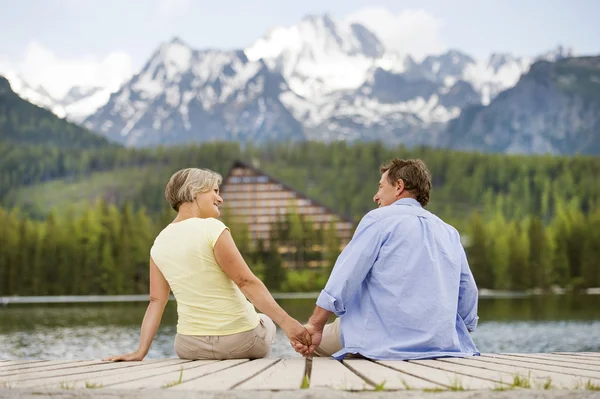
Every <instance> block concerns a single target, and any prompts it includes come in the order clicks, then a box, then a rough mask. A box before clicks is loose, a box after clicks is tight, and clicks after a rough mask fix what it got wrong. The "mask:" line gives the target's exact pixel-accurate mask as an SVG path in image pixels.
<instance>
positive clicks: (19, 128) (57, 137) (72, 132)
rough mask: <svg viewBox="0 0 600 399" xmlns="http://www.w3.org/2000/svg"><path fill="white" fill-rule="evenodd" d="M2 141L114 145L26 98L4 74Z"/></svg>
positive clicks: (1, 80)
mask: <svg viewBox="0 0 600 399" xmlns="http://www.w3.org/2000/svg"><path fill="white" fill-rule="evenodd" d="M0 141H3V142H10V143H17V144H35V145H45V146H49V147H60V148H74V149H83V148H99V147H108V146H111V147H112V146H114V145H112V144H109V142H108V141H107V140H106V138H104V137H101V136H98V135H96V134H94V133H91V132H89V131H88V130H87V129H84V128H82V127H80V126H77V125H75V124H73V123H70V122H67V121H65V120H63V119H60V118H58V117H57V116H56V115H54V114H53V113H52V112H50V111H48V110H46V109H43V108H40V107H38V106H36V105H33V104H31V103H29V102H27V101H25V100H23V99H22V98H21V97H19V96H18V95H17V94H16V93H15V92H14V91H13V90H12V88H11V85H10V83H9V82H8V80H7V79H6V78H5V77H3V76H0Z"/></svg>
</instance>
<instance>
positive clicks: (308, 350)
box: [290, 323, 323, 356]
mask: <svg viewBox="0 0 600 399" xmlns="http://www.w3.org/2000/svg"><path fill="white" fill-rule="evenodd" d="M304 328H306V331H307V332H308V334H309V335H310V338H311V343H310V345H305V344H302V343H298V342H292V341H291V340H290V344H292V347H294V350H296V352H298V353H300V354H301V355H302V356H310V355H311V354H312V353H313V352H314V351H315V350H316V349H317V348H318V347H319V345H320V344H321V340H322V339H323V329H320V330H319V329H317V327H315V326H314V325H312V324H310V323H307V324H305V325H304Z"/></svg>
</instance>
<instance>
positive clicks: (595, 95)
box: [437, 57, 600, 154]
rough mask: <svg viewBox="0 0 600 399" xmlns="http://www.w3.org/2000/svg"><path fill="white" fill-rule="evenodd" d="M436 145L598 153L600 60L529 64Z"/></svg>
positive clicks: (466, 112) (450, 126) (457, 122)
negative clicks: (513, 81)
mask: <svg viewBox="0 0 600 399" xmlns="http://www.w3.org/2000/svg"><path fill="white" fill-rule="evenodd" d="M437 144H438V145H439V146H441V147H449V148H455V149H461V150H477V151H493V152H504V153H525V154H536V153H552V154H574V153H582V154H600V57H577V58H565V59H559V60H558V61H556V62H548V61H538V62H536V63H534V64H533V65H532V66H531V69H530V71H529V72H528V73H526V74H525V75H523V76H522V77H521V79H520V80H519V81H518V83H517V84H516V86H515V87H513V88H511V89H509V90H507V91H505V92H503V93H501V94H500V95H498V96H497V97H496V98H495V99H494V100H493V101H492V102H491V103H490V104H489V105H488V106H487V107H483V106H476V107H470V108H467V109H465V110H464V111H463V112H462V114H461V116H460V117H459V118H457V119H456V120H453V121H451V122H450V123H449V124H448V127H447V130H446V131H445V133H444V135H443V139H442V140H440V141H439V142H438V143H437Z"/></svg>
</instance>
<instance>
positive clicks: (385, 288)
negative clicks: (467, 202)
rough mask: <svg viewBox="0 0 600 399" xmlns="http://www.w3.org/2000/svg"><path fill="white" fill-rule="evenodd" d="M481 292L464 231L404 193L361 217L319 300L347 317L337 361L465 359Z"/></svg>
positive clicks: (471, 348) (472, 351) (473, 351)
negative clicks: (352, 357) (348, 358)
mask: <svg viewBox="0 0 600 399" xmlns="http://www.w3.org/2000/svg"><path fill="white" fill-rule="evenodd" d="M477 296H478V290H477V286H476V285H475V280H474V279H473V275H472V274H471V270H470V269H469V265H468V262H467V257H466V255H465V251H464V249H463V247H462V245H461V242H460V236H459V234H458V231H456V229H455V228H453V227H452V226H450V225H448V224H446V223H444V222H443V221H442V220H441V219H440V218H438V217H437V216H435V215H433V214H432V213H430V212H429V211H426V210H425V209H423V208H422V207H421V205H420V204H419V202H417V201H416V200H414V199H411V198H405V199H400V200H398V201H396V202H395V203H394V204H392V205H389V206H385V207H382V208H378V209H375V210H372V211H371V212H369V213H368V214H366V215H365V216H364V217H363V219H362V220H361V222H360V223H359V225H358V227H357V228H356V231H355V233H354V236H353V237H352V240H351V241H350V243H349V244H348V245H347V246H346V248H344V250H343V251H342V253H341V254H340V256H339V258H338V260H337V262H336V264H335V266H334V268H333V271H332V273H331V276H330V277H329V281H328V282H327V285H326V286H325V288H324V289H323V291H322V292H321V294H320V295H319V298H318V299H317V305H318V306H320V307H322V308H324V309H327V310H329V311H331V312H333V313H335V314H336V315H337V316H340V317H341V319H340V323H341V325H340V331H341V339H342V345H343V349H342V350H341V351H339V352H337V353H334V354H333V357H335V358H336V359H338V360H339V359H342V358H343V357H344V356H345V355H346V354H348V353H358V354H361V355H363V356H365V357H367V358H370V359H426V358H436V357H444V356H453V357H465V356H473V355H479V352H478V351H477V348H476V347H475V344H474V343H473V340H472V339H471V336H470V334H469V331H475V328H476V326H477V320H478V317H477Z"/></svg>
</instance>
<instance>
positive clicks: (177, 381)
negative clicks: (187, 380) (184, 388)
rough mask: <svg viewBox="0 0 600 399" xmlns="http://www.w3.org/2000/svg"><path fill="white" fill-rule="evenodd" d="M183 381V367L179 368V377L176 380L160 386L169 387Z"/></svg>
mask: <svg viewBox="0 0 600 399" xmlns="http://www.w3.org/2000/svg"><path fill="white" fill-rule="evenodd" d="M182 382H183V367H181V368H180V369H179V379H178V380H176V381H171V382H168V383H166V384H165V385H163V386H162V388H171V387H174V386H175V385H179V384H181V383H182Z"/></svg>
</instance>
